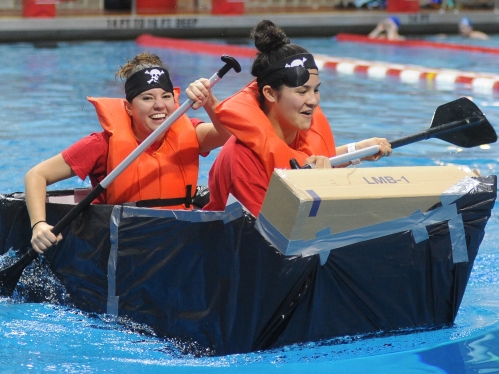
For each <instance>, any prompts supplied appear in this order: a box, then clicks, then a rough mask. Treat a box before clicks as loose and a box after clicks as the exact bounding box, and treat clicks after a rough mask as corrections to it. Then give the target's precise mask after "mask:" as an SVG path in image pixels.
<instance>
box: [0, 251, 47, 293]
mask: <svg viewBox="0 0 499 374" xmlns="http://www.w3.org/2000/svg"><path fill="white" fill-rule="evenodd" d="M37 257H38V254H37V253H36V252H35V251H34V250H33V249H32V248H30V249H29V250H28V251H27V252H26V253H25V254H24V255H23V256H22V257H21V258H20V259H19V260H18V261H16V262H15V263H14V264H12V265H11V266H9V267H7V268H5V269H3V270H1V271H0V295H2V296H11V295H12V293H13V292H14V289H15V288H16V285H17V283H19V279H20V278H21V275H22V274H23V271H24V269H25V268H26V267H27V266H28V265H29V264H30V263H31V262H32V261H33V260H34V259H35V258H37Z"/></svg>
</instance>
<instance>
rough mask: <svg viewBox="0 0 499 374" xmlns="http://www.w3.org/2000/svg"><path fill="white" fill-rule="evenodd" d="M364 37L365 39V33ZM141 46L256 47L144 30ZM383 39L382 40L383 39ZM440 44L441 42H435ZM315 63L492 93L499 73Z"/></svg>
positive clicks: (247, 51) (244, 53) (222, 50)
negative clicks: (189, 38)
mask: <svg viewBox="0 0 499 374" xmlns="http://www.w3.org/2000/svg"><path fill="white" fill-rule="evenodd" d="M365 39H368V38H367V37H365ZM136 42H137V44H139V45H141V46H144V47H154V48H169V49H176V50H180V51H186V52H189V53H201V54H209V55H217V56H219V55H220V54H228V55H231V56H234V57H243V58H245V57H247V58H251V57H253V56H254V55H255V53H256V49H255V48H253V47H246V46H235V45H227V44H217V43H208V42H200V41H191V40H185V39H174V38H166V37H158V36H153V35H149V34H144V35H141V36H139V37H138V38H137V39H136ZM386 42H387V41H385V43H386ZM439 44H444V43H439ZM314 56H315V61H316V63H317V64H320V66H319V67H323V68H327V69H332V70H335V71H336V72H337V73H338V74H344V75H364V76H366V77H367V78H370V79H389V78H391V79H398V80H399V81H400V82H402V83H408V84H416V83H417V84H419V83H421V82H426V83H427V84H430V85H432V86H434V87H436V88H437V89H440V88H441V89H447V90H450V89H454V88H457V87H459V86H462V85H466V86H468V87H469V88H470V89H471V90H472V91H475V92H480V93H492V92H494V91H499V75H498V74H492V73H477V72H467V71H460V70H451V69H433V68H428V67H424V66H416V65H401V64H393V63H388V62H381V61H364V60H357V59H351V58H343V57H332V56H328V55H318V54H315V53H314Z"/></svg>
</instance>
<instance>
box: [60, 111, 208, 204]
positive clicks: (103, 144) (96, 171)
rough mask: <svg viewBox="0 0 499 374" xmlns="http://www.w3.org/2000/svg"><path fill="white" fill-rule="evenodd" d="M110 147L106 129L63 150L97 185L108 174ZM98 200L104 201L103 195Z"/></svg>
mask: <svg viewBox="0 0 499 374" xmlns="http://www.w3.org/2000/svg"><path fill="white" fill-rule="evenodd" d="M190 120H191V122H192V125H193V126H194V127H196V126H197V125H199V124H200V123H203V121H201V120H199V119H197V118H190ZM108 149H109V135H108V134H107V133H106V132H105V131H102V132H94V133H92V134H90V135H88V136H86V137H84V138H82V139H80V140H78V141H77V142H76V143H74V144H73V145H71V146H70V147H68V148H67V149H65V150H64V151H62V157H63V158H64V161H66V163H67V164H68V165H69V167H70V168H71V169H72V170H73V171H74V172H75V174H76V175H77V176H78V177H79V178H80V179H82V180H84V179H85V178H86V177H87V176H88V177H89V179H90V183H92V187H95V186H96V185H98V184H99V183H100V182H101V181H102V180H103V179H104V178H105V177H106V175H107V171H106V169H107V153H108ZM148 151H149V150H146V152H148ZM151 152H154V150H151ZM204 155H206V154H205V153H203V156H204ZM98 201H99V202H101V203H102V202H103V200H102V197H101V198H99V199H98Z"/></svg>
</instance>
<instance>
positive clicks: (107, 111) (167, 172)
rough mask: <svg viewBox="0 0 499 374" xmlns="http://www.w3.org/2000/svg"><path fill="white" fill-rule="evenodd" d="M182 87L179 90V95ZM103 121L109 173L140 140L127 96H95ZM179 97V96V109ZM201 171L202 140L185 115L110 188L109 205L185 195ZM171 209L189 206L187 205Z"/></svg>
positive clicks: (92, 100)
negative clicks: (134, 128)
mask: <svg viewBox="0 0 499 374" xmlns="http://www.w3.org/2000/svg"><path fill="white" fill-rule="evenodd" d="M178 95H179V90H178V89H177V88H176V89H175V98H177V97H178ZM88 100H89V101H90V102H91V103H92V104H93V105H94V107H95V109H96V111H97V116H98V118H99V121H100V124H101V125H102V127H103V128H104V130H105V131H106V132H107V133H108V134H109V153H108V157H107V173H109V172H110V171H111V170H113V169H114V168H116V167H117V166H118V165H119V164H120V163H121V162H122V161H123V160H124V159H125V158H126V157H127V156H128V155H129V154H130V153H132V151H133V150H134V149H136V148H137V146H138V143H137V140H136V139H135V136H134V133H133V131H132V121H131V118H130V116H129V115H128V113H127V111H126V109H125V100H124V99H115V98H93V97H89V98H88ZM177 108H178V100H177V99H175V109H177ZM198 171H199V142H198V139H197V136H196V131H195V129H194V127H193V126H192V122H191V121H190V119H189V118H188V117H187V116H186V115H183V116H182V117H180V118H179V119H178V120H177V121H176V122H175V123H174V124H173V125H172V126H171V127H170V128H169V129H168V130H167V132H166V134H165V137H164V140H163V142H162V143H161V145H160V147H159V148H158V150H157V151H155V152H154V153H152V154H148V153H147V152H143V153H142V154H141V155H140V156H139V157H138V158H137V159H135V161H133V162H132V164H130V166H128V167H127V168H126V169H125V170H124V171H123V172H122V173H121V174H120V175H118V177H116V179H115V180H114V181H113V182H112V183H111V184H110V185H109V186H108V187H107V188H106V203H107V204H123V203H125V202H135V201H141V200H152V199H175V198H185V197H186V189H187V186H191V187H190V188H191V189H192V192H191V193H190V194H189V195H190V197H193V195H194V194H195V192H196V185H197V178H198ZM178 204H179V205H173V206H168V208H169V209H186V207H185V205H184V204H180V203H178Z"/></svg>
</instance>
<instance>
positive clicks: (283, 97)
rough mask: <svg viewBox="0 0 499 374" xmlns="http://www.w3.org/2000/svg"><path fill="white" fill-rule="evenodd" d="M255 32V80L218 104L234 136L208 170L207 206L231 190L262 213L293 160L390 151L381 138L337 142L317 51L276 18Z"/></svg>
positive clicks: (217, 204)
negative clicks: (323, 98)
mask: <svg viewBox="0 0 499 374" xmlns="http://www.w3.org/2000/svg"><path fill="white" fill-rule="evenodd" d="M252 36H253V37H254V40H255V46H256V48H257V49H258V51H259V52H258V53H257V56H256V58H255V60H254V62H253V65H252V70H251V74H252V75H253V76H255V77H256V80H254V81H252V82H251V83H250V84H249V85H247V86H246V87H245V88H243V89H242V90H241V91H239V92H238V93H236V94H235V95H233V96H232V97H230V98H228V99H226V100H224V101H223V102H221V103H220V104H219V105H218V107H217V108H216V114H217V118H218V120H219V121H220V123H221V124H222V125H224V126H225V127H226V128H227V129H228V130H229V131H230V132H231V133H232V134H233V136H232V137H231V138H230V139H229V140H228V141H227V143H226V144H225V145H224V146H223V148H222V150H221V151H220V154H219V155H218V156H217V159H216V160H215V162H214V164H213V166H212V168H211V170H210V174H209V179H208V186H209V190H210V202H209V203H208V204H207V205H206V206H205V207H204V209H206V210H224V209H225V206H226V203H227V199H228V196H229V194H232V195H233V196H234V197H235V198H236V199H237V200H238V201H239V202H240V203H241V204H242V205H244V206H245V208H246V209H248V210H249V211H250V212H251V213H252V214H253V215H254V216H258V213H259V212H260V209H261V206H262V203H263V199H264V197H265V193H266V191H267V187H268V185H269V182H270V177H271V174H272V172H273V170H274V168H289V162H290V159H292V158H294V159H296V160H297V161H298V163H299V164H300V165H303V164H315V167H316V168H330V167H331V164H330V162H329V157H332V156H335V155H336V154H343V153H347V152H352V151H354V150H359V149H362V148H366V147H369V146H372V145H380V151H379V152H378V153H377V154H375V155H373V156H368V157H365V158H364V159H363V160H369V161H373V160H378V159H379V158H380V157H382V156H388V155H390V154H391V151H392V150H391V148H390V144H389V143H388V141H387V140H386V139H384V138H371V139H366V140H363V141H360V142H357V143H351V144H348V145H343V146H339V147H336V146H335V142H334V138H333V134H332V132H331V128H330V126H329V123H328V121H327V119H326V117H325V116H324V114H323V113H322V111H321V109H320V107H319V101H320V93H319V85H320V78H319V70H318V68H317V65H316V63H315V61H314V57H313V56H312V55H311V54H310V53H308V51H307V50H305V49H304V48H302V47H300V46H298V45H296V44H291V43H290V41H289V39H288V38H287V37H286V35H285V34H284V32H283V31H282V30H281V29H280V28H279V27H278V26H276V25H274V24H273V23H272V22H271V21H262V22H260V23H259V24H258V25H257V26H256V27H255V29H254V30H253V32H252ZM359 162H360V160H356V161H352V162H351V164H358V163H359ZM349 164H350V163H348V164H345V165H341V166H343V167H345V166H348V165H349ZM337 167H338V166H337Z"/></svg>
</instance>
